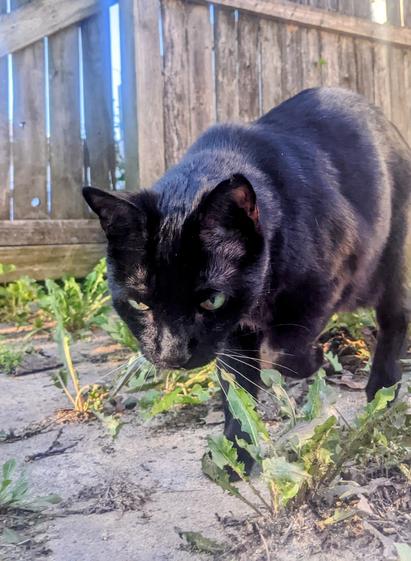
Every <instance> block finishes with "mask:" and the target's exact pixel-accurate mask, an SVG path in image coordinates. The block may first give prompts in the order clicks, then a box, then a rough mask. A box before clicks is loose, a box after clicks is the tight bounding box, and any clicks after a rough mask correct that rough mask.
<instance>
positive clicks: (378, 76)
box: [374, 42, 391, 119]
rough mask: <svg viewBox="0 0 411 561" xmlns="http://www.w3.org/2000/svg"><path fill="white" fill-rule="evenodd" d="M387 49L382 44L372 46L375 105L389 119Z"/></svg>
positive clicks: (388, 59)
mask: <svg viewBox="0 0 411 561" xmlns="http://www.w3.org/2000/svg"><path fill="white" fill-rule="evenodd" d="M389 64H390V57H389V47H388V46H387V45H385V44H384V43H378V42H376V43H375V44H374V90H375V99H374V101H375V104H376V105H378V106H379V107H381V109H382V110H383V111H384V114H385V116H386V117H387V118H388V119H391V89H390V72H389Z"/></svg>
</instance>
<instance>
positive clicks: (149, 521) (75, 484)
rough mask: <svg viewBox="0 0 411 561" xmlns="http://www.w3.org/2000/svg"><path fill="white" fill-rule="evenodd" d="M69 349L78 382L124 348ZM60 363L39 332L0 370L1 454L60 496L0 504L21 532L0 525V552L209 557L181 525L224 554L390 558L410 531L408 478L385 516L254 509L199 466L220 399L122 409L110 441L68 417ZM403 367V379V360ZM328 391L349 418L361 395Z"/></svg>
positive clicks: (76, 557) (44, 490) (118, 358)
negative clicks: (10, 539) (8, 370)
mask: <svg viewBox="0 0 411 561" xmlns="http://www.w3.org/2000/svg"><path fill="white" fill-rule="evenodd" d="M0 331H1V329H0ZM3 331H4V330H3ZM20 338H21V336H20ZM73 354H74V360H75V363H76V366H77V368H78V370H79V372H80V374H81V379H82V383H84V384H85V383H90V382H95V381H100V380H102V379H103V378H104V377H105V376H107V377H110V376H111V374H110V372H112V371H113V369H114V368H116V366H118V365H119V364H121V363H122V362H124V361H125V358H126V356H125V354H124V351H121V350H120V349H119V347H118V346H116V345H113V344H112V342H110V341H109V340H108V339H107V337H106V336H105V335H102V334H95V335H94V336H93V337H92V338H89V339H86V340H81V341H79V342H78V343H76V344H75V346H74V353H73ZM58 363H59V360H58V358H57V354H56V349H55V344H54V343H53V342H52V341H49V340H47V339H46V338H44V337H38V338H36V339H35V340H34V352H33V353H32V354H30V355H28V356H27V358H26V360H25V363H24V365H23V367H21V368H20V369H19V370H18V372H17V375H15V376H7V375H5V374H4V373H0V395H1V403H2V407H1V409H0V464H2V463H3V462H4V461H6V460H7V459H10V458H15V459H16V460H17V461H18V463H19V466H22V467H24V469H25V470H26V472H27V475H28V479H29V482H30V489H31V490H32V492H33V494H35V495H46V494H50V493H57V494H58V495H60V496H61V498H62V502H61V503H59V504H58V505H56V506H53V507H51V508H50V509H48V510H47V511H45V512H43V513H41V514H24V513H22V512H16V513H11V514H10V513H9V514H8V515H7V516H6V515H4V514H3V515H1V514H0V533H1V530H2V528H4V527H6V526H7V527H13V528H14V529H15V530H16V531H17V532H18V536H19V538H21V540H20V541H19V543H18V545H15V544H10V543H5V542H4V541H2V540H1V537H0V559H2V560H4V561H17V560H21V561H29V560H34V559H36V560H37V559H39V560H41V559H45V560H49V561H113V559H115V560H116V561H186V560H187V561H188V560H193V561H200V560H203V559H204V560H206V559H210V558H212V556H210V554H206V553H201V552H198V551H194V550H193V549H191V548H190V547H189V546H188V545H187V544H186V543H185V541H184V540H183V539H182V538H181V537H180V535H179V531H183V532H187V531H190V532H200V533H201V534H202V535H204V536H205V537H207V538H212V539H215V540H217V541H218V542H219V543H220V544H223V545H224V547H225V548H226V553H225V554H224V556H223V558H224V559H227V560H230V561H234V560H236V561H237V560H239V561H242V560H244V561H251V560H253V561H257V560H258V561H259V560H261V561H263V560H265V561H273V560H274V559H275V560H278V561H283V560H289V561H306V560H308V559H310V560H312V561H336V560H340V561H348V560H353V559H358V560H368V561H377V560H380V559H388V560H389V559H396V556H395V555H394V550H393V548H392V543H393V541H407V540H410V532H411V516H410V514H409V513H410V506H411V497H410V493H409V488H408V489H405V490H404V489H401V492H399V493H398V496H396V497H395V500H393V509H391V511H389V510H388V509H387V513H388V514H387V516H386V518H385V519H384V521H383V524H382V525H381V524H378V523H376V522H375V520H374V519H377V514H376V513H374V515H373V516H370V518H369V519H368V522H363V521H357V522H351V523H350V524H346V523H341V524H339V525H336V526H331V527H328V528H327V529H321V528H320V526H319V523H318V522H319V518H320V516H319V514H318V513H316V512H314V511H313V510H312V509H309V508H308V507H303V508H301V509H299V510H298V511H296V512H294V513H291V514H289V515H288V516H287V517H286V518H284V517H282V518H281V517H280V518H279V519H278V520H276V521H274V523H273V522H270V523H267V522H266V521H264V520H262V519H259V518H257V517H256V515H255V514H254V513H253V512H252V511H251V510H248V509H247V507H246V506H245V505H244V504H243V503H241V502H240V501H238V500H237V499H235V498H234V497H230V496H228V495H227V494H224V493H223V491H222V490H221V489H220V488H219V487H217V486H216V485H215V484H214V483H212V482H211V481H209V480H208V479H207V478H206V477H205V476H204V475H203V474H202V471H201V457H202V455H203V453H204V451H205V448H206V437H207V435H209V434H211V433H216V432H219V431H221V430H222V424H221V423H222V413H221V411H220V409H219V403H218V400H215V401H212V402H209V403H208V404H207V405H205V406H198V407H191V408H189V409H185V410H180V411H179V412H176V413H167V414H166V415H162V416H159V417H156V418H155V419H154V420H151V421H149V422H143V421H142V420H141V419H139V417H138V414H137V413H136V412H129V413H127V414H126V415H125V416H124V421H125V422H126V425H125V426H124V427H123V428H122V430H121V431H120V434H119V436H118V438H117V439H116V440H115V441H113V440H112V439H111V438H110V437H109V436H108V435H107V434H106V432H105V430H104V428H103V427H102V425H101V423H100V422H98V421H92V422H83V423H82V422H68V421H67V418H65V417H64V415H62V413H61V410H62V409H64V408H65V407H67V401H66V398H65V397H64V395H63V394H62V393H61V392H60V391H59V390H58V389H57V388H56V387H54V386H53V384H52V382H51V374H52V373H53V370H54V369H55V368H56V367H58ZM405 376H406V378H407V379H408V380H409V379H411V372H408V373H405ZM304 384H305V382H304V383H302V385H301V387H300V388H297V390H301V391H303V390H304ZM404 386H406V384H404ZM337 391H338V392H339V393H340V397H339V401H338V405H339V410H340V411H341V412H342V413H343V414H344V415H345V417H347V418H349V417H350V416H352V415H353V414H354V413H355V410H356V409H357V408H358V407H359V406H361V405H362V404H363V403H364V395H363V392H362V391H361V390H359V389H357V390H348V388H346V387H345V386H337ZM264 409H265V414H266V415H269V414H270V409H269V408H268V407H267V406H266V407H265V408H264ZM392 485H394V486H395V482H393V483H392ZM387 493H389V490H388V491H387ZM389 498H390V497H389V496H388V499H389ZM388 499H387V500H388ZM396 507H398V513H399V514H398V515H397V516H396V515H395V509H396ZM407 512H408V519H407ZM390 517H391V518H390ZM220 557H221V556H220ZM215 558H219V556H218V555H216V556H215Z"/></svg>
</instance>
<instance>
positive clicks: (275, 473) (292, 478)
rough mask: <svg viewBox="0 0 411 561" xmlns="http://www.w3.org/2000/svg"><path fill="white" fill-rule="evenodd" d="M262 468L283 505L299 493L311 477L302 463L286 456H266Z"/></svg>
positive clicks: (264, 475)
mask: <svg viewBox="0 0 411 561" xmlns="http://www.w3.org/2000/svg"><path fill="white" fill-rule="evenodd" d="M262 468H263V477H264V479H265V480H266V481H267V483H268V484H269V485H270V487H271V489H272V490H273V491H275V492H276V493H278V495H279V499H280V502H281V503H282V504H283V505H286V504H287V503H288V502H289V501H290V500H291V499H293V498H294V497H295V496H296V495H297V493H298V491H299V490H300V488H301V486H302V484H303V483H304V482H305V481H306V480H307V479H308V478H309V475H308V473H306V472H305V471H304V468H303V466H302V465H301V464H299V463H296V462H293V463H291V462H289V461H287V460H286V459H285V458H284V457H279V458H265V459H264V460H263V461H262Z"/></svg>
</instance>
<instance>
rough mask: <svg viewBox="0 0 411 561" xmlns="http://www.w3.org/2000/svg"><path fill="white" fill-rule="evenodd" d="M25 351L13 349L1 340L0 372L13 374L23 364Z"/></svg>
mask: <svg viewBox="0 0 411 561" xmlns="http://www.w3.org/2000/svg"><path fill="white" fill-rule="evenodd" d="M23 357H24V351H23V350H17V349H12V348H11V347H10V346H9V345H6V343H4V342H3V341H1V340H0V372H4V373H6V374H13V373H14V371H15V370H16V368H18V367H19V366H20V364H21V363H22V362H23Z"/></svg>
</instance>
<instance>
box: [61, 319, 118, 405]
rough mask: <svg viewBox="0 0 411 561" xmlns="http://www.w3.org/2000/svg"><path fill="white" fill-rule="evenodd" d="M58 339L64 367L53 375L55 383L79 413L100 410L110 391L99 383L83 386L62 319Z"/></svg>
mask: <svg viewBox="0 0 411 561" xmlns="http://www.w3.org/2000/svg"><path fill="white" fill-rule="evenodd" d="M56 341H57V345H58V349H59V355H60V357H61V360H62V362H63V365H64V367H63V368H62V369H61V370H59V371H58V372H57V373H56V374H55V375H54V376H53V382H54V385H55V386H56V387H57V388H59V389H61V390H62V391H63V392H64V394H65V395H66V397H67V399H68V400H69V402H70V403H71V405H72V406H73V409H74V411H77V412H78V413H88V412H93V411H99V410H101V409H102V408H103V401H104V399H105V398H106V397H107V395H108V392H107V390H106V388H105V387H103V386H100V385H98V384H93V385H90V384H87V385H85V386H81V384H80V378H79V374H78V372H77V370H76V368H75V367H74V365H73V359H72V356H71V351H70V336H69V335H68V333H67V331H66V330H65V328H64V326H63V322H62V321H61V319H58V320H57V327H56Z"/></svg>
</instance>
